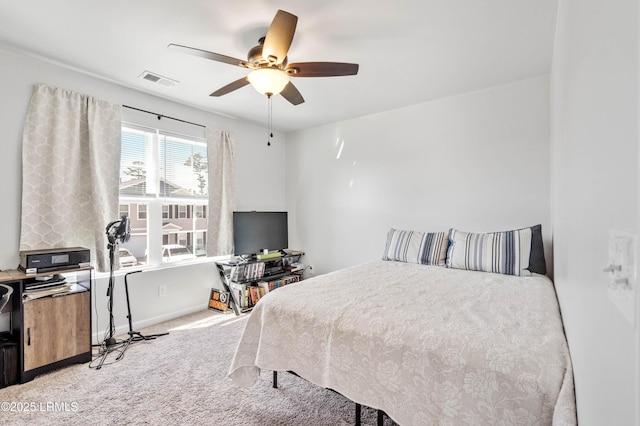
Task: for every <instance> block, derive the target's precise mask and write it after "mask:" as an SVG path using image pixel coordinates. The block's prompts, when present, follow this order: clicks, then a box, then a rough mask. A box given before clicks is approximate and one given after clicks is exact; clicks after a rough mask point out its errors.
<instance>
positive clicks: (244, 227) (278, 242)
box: [233, 211, 289, 256]
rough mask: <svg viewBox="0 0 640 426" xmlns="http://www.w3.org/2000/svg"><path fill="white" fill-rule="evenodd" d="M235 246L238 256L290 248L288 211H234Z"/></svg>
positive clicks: (235, 252)
mask: <svg viewBox="0 0 640 426" xmlns="http://www.w3.org/2000/svg"><path fill="white" fill-rule="evenodd" d="M233 246H234V254H235V255H236V256H241V255H242V256H247V255H255V254H258V253H262V251H263V250H264V249H267V250H269V251H275V250H283V249H286V248H288V247H289V228H288V223H287V212H258V211H251V212H233Z"/></svg>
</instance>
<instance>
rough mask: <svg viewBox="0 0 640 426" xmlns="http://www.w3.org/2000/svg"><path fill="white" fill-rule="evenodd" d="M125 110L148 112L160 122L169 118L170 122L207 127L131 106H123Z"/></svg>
mask: <svg viewBox="0 0 640 426" xmlns="http://www.w3.org/2000/svg"><path fill="white" fill-rule="evenodd" d="M122 106H123V107H124V108H129V109H135V110H136V111H140V112H146V113H147V114H151V115H155V116H156V117H158V120H160V119H161V118H168V119H170V120H175V121H180V122H182V123H187V124H193V125H194V126H198V127H204V128H206V127H207V126H205V125H203V124H198V123H192V122H191V121H186V120H181V119H179V118H175V117H169V116H168V115H164V114H158V113H155V112H151V111H146V110H144V109H140V108H136V107H132V106H129V105H122Z"/></svg>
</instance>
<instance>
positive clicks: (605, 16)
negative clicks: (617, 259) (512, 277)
mask: <svg viewBox="0 0 640 426" xmlns="http://www.w3.org/2000/svg"><path fill="white" fill-rule="evenodd" d="M638 57H639V55H638V2H637V0H565V1H561V2H559V13H558V26H557V34H556V42H555V51H554V60H553V69H552V111H553V120H552V129H553V131H552V135H553V138H552V139H553V142H552V146H553V149H552V152H553V165H552V168H553V239H554V256H555V260H554V261H555V284H556V289H557V293H558V297H559V301H560V305H561V310H562V314H563V318H564V322H565V329H566V333H567V338H568V341H569V347H570V350H571V356H572V359H573V366H574V370H575V384H576V396H577V406H578V420H579V422H580V424H581V425H604V424H608V425H614V424H615V425H638V424H640V415H638V413H637V410H639V409H640V408H639V405H640V402H639V401H640V395H639V393H638V383H639V381H640V378H639V375H640V371H639V370H638V362H639V361H638V359H639V358H640V354H639V353H638V342H639V341H640V339H639V337H638V333H639V329H640V328H639V324H638V319H637V316H636V324H635V330H634V326H633V325H632V324H630V323H628V322H627V321H626V320H625V319H624V317H623V316H622V314H621V313H620V312H618V311H617V310H616V308H615V307H614V305H613V304H612V303H611V302H610V300H609V298H608V295H607V282H608V280H607V276H606V274H605V273H603V271H602V270H603V268H604V267H606V266H607V265H608V264H609V262H608V235H609V230H610V229H614V230H620V231H625V232H631V233H637V232H638V201H639V199H638V75H639V74H638V71H640V70H639V69H638ZM636 293H640V292H638V291H636ZM636 297H637V296H636ZM636 304H637V301H636Z"/></svg>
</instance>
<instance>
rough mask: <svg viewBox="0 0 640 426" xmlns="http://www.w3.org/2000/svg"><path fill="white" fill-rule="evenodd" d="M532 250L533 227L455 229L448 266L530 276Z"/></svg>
mask: <svg viewBox="0 0 640 426" xmlns="http://www.w3.org/2000/svg"><path fill="white" fill-rule="evenodd" d="M530 253H531V228H524V229H518V230H515V231H505V232H492V233H484V234H478V233H472V232H463V231H458V230H456V229H451V230H449V251H448V253H447V260H446V266H447V267H449V268H456V269H468V270H471V271H485V272H496V273H499V274H507V275H518V276H528V275H531V273H530V272H529V270H528V269H527V268H528V267H529V255H530Z"/></svg>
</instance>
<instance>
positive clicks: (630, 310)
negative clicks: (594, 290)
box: [607, 230, 637, 326]
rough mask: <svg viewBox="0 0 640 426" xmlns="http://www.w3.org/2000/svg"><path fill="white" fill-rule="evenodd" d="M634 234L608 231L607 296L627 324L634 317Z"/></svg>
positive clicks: (635, 238)
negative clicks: (608, 270) (608, 268)
mask: <svg viewBox="0 0 640 426" xmlns="http://www.w3.org/2000/svg"><path fill="white" fill-rule="evenodd" d="M636 243H637V236H636V234H631V233H628V232H623V231H616V230H610V231H609V267H613V270H612V271H610V272H607V275H608V283H607V288H608V290H607V294H608V296H609V299H610V300H611V301H612V302H613V304H614V305H615V306H616V307H617V308H618V310H619V311H620V312H621V313H622V315H623V316H624V317H625V319H626V320H627V321H629V324H631V325H632V326H635V316H636V312H635V311H636V291H637V290H636V287H637V283H636V252H637V251H636Z"/></svg>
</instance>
